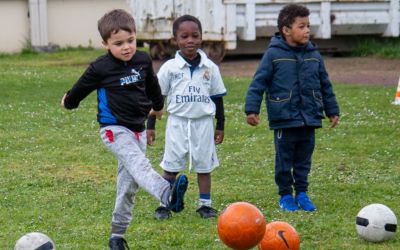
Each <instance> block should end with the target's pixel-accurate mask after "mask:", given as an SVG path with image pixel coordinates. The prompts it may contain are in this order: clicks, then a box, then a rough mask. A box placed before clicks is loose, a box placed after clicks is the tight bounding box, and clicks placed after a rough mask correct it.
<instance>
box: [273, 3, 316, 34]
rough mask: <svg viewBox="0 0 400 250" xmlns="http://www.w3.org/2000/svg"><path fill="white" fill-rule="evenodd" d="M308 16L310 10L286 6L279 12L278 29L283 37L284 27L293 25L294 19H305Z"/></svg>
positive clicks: (296, 6) (301, 6) (290, 5)
mask: <svg viewBox="0 0 400 250" xmlns="http://www.w3.org/2000/svg"><path fill="white" fill-rule="evenodd" d="M309 15H310V10H309V9H308V8H307V7H305V6H304V5H300V4H288V5H286V6H284V7H283V8H282V9H281V11H280V12H279V16H278V29H279V33H281V35H282V36H283V32H282V29H283V27H284V26H286V27H289V28H290V26H291V25H292V24H293V23H294V21H295V19H296V17H307V16H309Z"/></svg>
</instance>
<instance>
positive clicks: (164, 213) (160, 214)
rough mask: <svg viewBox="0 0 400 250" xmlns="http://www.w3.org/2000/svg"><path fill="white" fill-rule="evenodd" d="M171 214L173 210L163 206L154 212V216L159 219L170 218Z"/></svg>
mask: <svg viewBox="0 0 400 250" xmlns="http://www.w3.org/2000/svg"><path fill="white" fill-rule="evenodd" d="M171 216H172V214H171V211H170V210H169V209H168V208H166V207H162V206H160V207H158V208H157V209H156V211H155V213H154V217H155V218H156V219H157V220H164V219H168V218H169V217H171Z"/></svg>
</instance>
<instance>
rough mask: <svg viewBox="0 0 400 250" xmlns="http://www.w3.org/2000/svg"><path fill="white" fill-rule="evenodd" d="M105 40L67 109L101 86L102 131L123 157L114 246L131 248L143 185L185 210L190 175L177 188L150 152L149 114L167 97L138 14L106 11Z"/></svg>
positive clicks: (102, 31) (102, 24)
mask: <svg viewBox="0 0 400 250" xmlns="http://www.w3.org/2000/svg"><path fill="white" fill-rule="evenodd" d="M98 29H99V32H100V35H101V37H102V39H103V45H104V46H105V47H106V48H107V49H108V53H107V54H106V55H103V56H100V57H99V58H97V59H96V61H94V62H93V63H91V64H90V65H89V67H88V68H87V70H86V71H85V73H84V74H83V75H82V76H81V78H80V79H79V80H78V82H77V83H75V85H74V86H73V87H72V89H71V90H69V91H68V92H67V93H66V94H65V95H64V96H63V98H62V100H61V105H62V106H63V107H65V108H67V109H73V108H77V107H78V105H79V103H80V101H81V100H83V99H84V98H85V97H86V96H87V95H89V94H90V93H91V92H92V91H94V90H97V100H98V114H97V120H98V122H99V124H100V136H101V139H102V141H103V142H104V144H105V145H106V147H107V148H108V149H109V150H110V151H111V152H113V153H114V155H115V156H116V157H117V158H118V176H117V194H116V201H115V208H114V212H113V216H112V226H111V237H110V239H109V247H110V249H125V246H126V247H127V243H126V241H125V239H124V234H125V232H126V230H127V228H128V226H129V223H130V222H131V220H132V208H133V205H134V198H135V194H136V192H137V190H138V188H139V187H142V188H144V189H145V190H146V191H147V192H149V193H150V194H152V195H153V196H154V197H156V198H157V199H158V200H159V201H161V202H163V203H164V202H165V203H166V204H168V207H169V208H170V210H172V211H174V212H180V211H182V209H183V207H184V204H183V196H184V194H185V191H186V188H187V177H186V176H185V175H180V176H179V178H178V180H177V181H176V182H175V184H174V185H173V187H171V185H170V184H169V182H168V181H166V180H165V179H164V178H163V177H162V176H160V175H159V174H158V173H157V172H156V171H155V170H154V169H153V168H152V166H151V164H150V162H149V160H148V159H147V158H146V156H145V151H146V144H147V138H146V131H145V125H144V122H145V121H146V119H147V117H148V115H149V113H150V114H151V115H154V116H156V117H158V118H161V116H162V113H163V110H162V108H163V97H162V95H161V90H160V86H159V84H158V80H157V76H156V75H155V73H154V72H153V68H152V61H151V59H150V57H149V56H148V55H147V54H146V53H144V52H141V51H136V28H135V21H134V19H133V17H132V16H131V15H130V14H129V13H127V12H126V11H124V10H121V9H118V10H113V11H110V12H108V13H106V14H105V15H104V16H103V17H102V18H101V19H100V20H99V22H98Z"/></svg>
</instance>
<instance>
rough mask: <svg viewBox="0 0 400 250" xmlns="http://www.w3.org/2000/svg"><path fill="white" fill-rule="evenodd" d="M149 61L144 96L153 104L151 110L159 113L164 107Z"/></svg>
mask: <svg viewBox="0 0 400 250" xmlns="http://www.w3.org/2000/svg"><path fill="white" fill-rule="evenodd" d="M149 60H150V62H149V63H150V67H149V72H147V77H146V94H147V96H148V97H149V99H150V100H151V101H152V102H153V110H154V111H160V110H162V108H163V106H164V97H163V96H162V95H161V88H160V85H159V84H158V78H157V75H156V74H155V73H154V70H153V65H152V62H151V59H150V57H149Z"/></svg>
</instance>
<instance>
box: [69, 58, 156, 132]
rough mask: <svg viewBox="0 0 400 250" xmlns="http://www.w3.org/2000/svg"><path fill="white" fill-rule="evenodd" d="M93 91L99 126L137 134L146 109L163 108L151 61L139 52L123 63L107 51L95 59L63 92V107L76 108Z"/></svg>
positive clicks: (147, 110) (142, 124)
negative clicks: (123, 128) (111, 126)
mask: <svg viewBox="0 0 400 250" xmlns="http://www.w3.org/2000/svg"><path fill="white" fill-rule="evenodd" d="M94 90H97V101H98V114H97V120H98V122H99V123H100V125H101V126H107V125H122V126H125V127H127V128H129V129H131V130H133V131H137V132H141V131H143V130H144V129H145V125H144V122H145V121H146V119H147V116H148V114H149V111H150V109H151V108H153V109H154V110H156V111H158V110H161V109H162V108H163V103H164V100H163V96H162V95H161V89H160V86H159V84H158V79H157V75H156V74H155V73H154V71H153V65H152V61H151V59H150V57H149V56H148V55H147V54H146V53H145V52H142V51H137V52H136V53H135V55H134V56H133V57H132V59H131V60H130V61H127V62H124V61H121V60H119V59H117V58H115V57H114V56H113V55H112V54H111V53H110V52H108V54H106V55H103V56H100V57H99V58H97V59H96V60H95V61H94V62H92V63H91V64H90V65H89V67H88V68H87V69H86V71H85V73H84V74H83V75H82V76H81V77H80V79H79V80H78V81H77V82H76V83H75V85H74V86H73V87H72V89H71V90H69V91H68V92H67V96H66V98H65V100H64V106H65V107H66V108H67V109H73V108H77V107H78V106H79V103H80V101H82V100H83V99H84V98H85V97H86V96H88V95H89V94H90V93H91V92H92V91H94Z"/></svg>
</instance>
